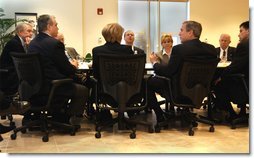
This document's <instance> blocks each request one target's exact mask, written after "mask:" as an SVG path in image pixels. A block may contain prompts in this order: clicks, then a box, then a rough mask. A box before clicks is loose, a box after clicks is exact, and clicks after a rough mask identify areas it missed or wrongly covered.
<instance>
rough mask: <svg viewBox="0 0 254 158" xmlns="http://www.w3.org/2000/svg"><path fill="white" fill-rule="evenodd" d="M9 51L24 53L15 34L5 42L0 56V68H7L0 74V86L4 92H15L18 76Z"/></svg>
mask: <svg viewBox="0 0 254 158" xmlns="http://www.w3.org/2000/svg"><path fill="white" fill-rule="evenodd" d="M10 52H17V53H25V50H24V47H23V46H22V43H21V40H20V38H19V37H18V36H17V35H16V36H14V37H13V38H12V39H11V40H10V41H9V42H7V43H6V45H5V47H4V49H3V52H2V55H1V57H0V68H2V69H8V73H6V74H4V75H3V74H1V78H0V84H1V85H0V87H1V90H2V91H3V92H5V93H13V92H14V93H15V92H17V90H18V85H19V82H18V76H17V73H16V70H15V67H14V64H13V60H12V58H11V55H10Z"/></svg>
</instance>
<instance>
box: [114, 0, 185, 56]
mask: <svg viewBox="0 0 254 158" xmlns="http://www.w3.org/2000/svg"><path fill="white" fill-rule="evenodd" d="M188 10H189V2H188V0H118V16H119V20H118V21H119V23H120V24H121V25H122V26H123V27H124V29H125V30H132V31H133V32H134V33H135V42H134V44H135V46H137V47H140V48H141V49H144V51H145V52H146V53H150V52H157V51H159V50H160V49H161V45H160V37H161V35H162V34H165V33H169V34H171V35H172V36H173V40H174V45H175V44H179V43H180V40H179V37H178V33H179V30H180V27H181V25H182V22H183V21H185V20H187V19H188ZM123 43H124V42H123Z"/></svg>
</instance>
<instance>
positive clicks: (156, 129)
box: [154, 125, 161, 133]
mask: <svg viewBox="0 0 254 158" xmlns="http://www.w3.org/2000/svg"><path fill="white" fill-rule="evenodd" d="M154 130H155V133H160V132H161V127H160V126H159V125H156V126H155V127H154Z"/></svg>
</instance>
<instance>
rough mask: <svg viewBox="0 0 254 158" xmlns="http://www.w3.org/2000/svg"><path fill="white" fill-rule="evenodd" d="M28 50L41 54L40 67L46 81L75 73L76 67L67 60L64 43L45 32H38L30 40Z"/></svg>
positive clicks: (70, 76)
mask: <svg viewBox="0 0 254 158" xmlns="http://www.w3.org/2000/svg"><path fill="white" fill-rule="evenodd" d="M28 52H29V53H30V52H37V53H39V54H40V55H41V61H42V68H43V70H44V75H45V78H46V81H48V82H50V81H51V80H55V79H63V78H72V77H73V76H74V74H75V71H76V68H75V67H74V66H73V65H71V64H70V62H69V61H68V58H67V56H66V55H65V47H64V44H63V43H62V42H60V41H58V40H56V39H55V38H53V37H51V36H49V35H47V34H45V33H39V34H38V35H37V36H36V37H35V38H34V39H33V40H32V41H31V43H30V45H29V47H28ZM48 84H49V83H48Z"/></svg>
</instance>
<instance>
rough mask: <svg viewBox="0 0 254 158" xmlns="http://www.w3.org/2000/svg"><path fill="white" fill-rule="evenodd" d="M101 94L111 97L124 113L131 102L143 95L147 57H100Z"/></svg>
mask: <svg viewBox="0 0 254 158" xmlns="http://www.w3.org/2000/svg"><path fill="white" fill-rule="evenodd" d="M98 59H99V71H98V72H99V83H100V86H101V91H102V92H101V94H102V95H105V96H110V97H111V98H112V99H114V101H115V102H116V103H117V105H118V106H119V107H118V109H120V110H119V111H124V110H125V106H126V105H127V104H128V102H129V100H130V99H132V98H133V97H135V96H136V95H138V94H139V93H141V87H142V80H143V77H144V70H145V55H144V54H137V55H99V56H98Z"/></svg>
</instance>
